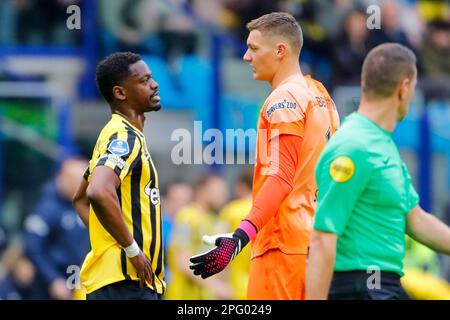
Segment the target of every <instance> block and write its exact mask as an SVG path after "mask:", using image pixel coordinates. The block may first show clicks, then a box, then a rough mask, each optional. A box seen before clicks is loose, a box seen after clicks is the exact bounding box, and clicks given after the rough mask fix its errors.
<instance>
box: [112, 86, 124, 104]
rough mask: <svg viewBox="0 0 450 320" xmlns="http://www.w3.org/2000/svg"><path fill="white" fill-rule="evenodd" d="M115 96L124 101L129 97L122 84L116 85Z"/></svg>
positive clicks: (114, 88)
mask: <svg viewBox="0 0 450 320" xmlns="http://www.w3.org/2000/svg"><path fill="white" fill-rule="evenodd" d="M112 91H113V95H114V98H116V99H117V100H120V101H124V100H125V99H126V98H127V95H126V92H125V88H124V87H122V86H114V87H113V89H112Z"/></svg>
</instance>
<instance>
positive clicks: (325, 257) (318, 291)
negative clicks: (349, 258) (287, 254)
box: [306, 230, 338, 300]
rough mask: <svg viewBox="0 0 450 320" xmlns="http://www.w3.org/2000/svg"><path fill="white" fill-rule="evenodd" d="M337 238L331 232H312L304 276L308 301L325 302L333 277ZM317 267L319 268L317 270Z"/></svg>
mask: <svg viewBox="0 0 450 320" xmlns="http://www.w3.org/2000/svg"><path fill="white" fill-rule="evenodd" d="M337 239H338V236H337V235H336V234H334V233H331V232H325V231H320V230H314V232H313V234H312V237H311V245H310V254H309V256H308V269H307V275H306V295H307V299H308V300H325V299H327V297H328V291H329V288H330V284H331V279H332V277H333V270H334V261H335V258H336V242H337ZM317 266H320V268H318V267H317Z"/></svg>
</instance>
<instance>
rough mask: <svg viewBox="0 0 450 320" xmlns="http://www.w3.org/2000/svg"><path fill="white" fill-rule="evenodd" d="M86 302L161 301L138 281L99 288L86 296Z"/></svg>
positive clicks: (121, 282) (157, 295)
mask: <svg viewBox="0 0 450 320" xmlns="http://www.w3.org/2000/svg"><path fill="white" fill-rule="evenodd" d="M86 299H87V300H161V295H160V294H158V293H156V292H155V291H153V290H151V289H150V288H148V287H145V288H141V287H140V286H139V282H138V281H133V280H123V281H119V282H115V283H111V284H109V285H107V286H104V287H101V288H100V289H97V290H95V291H94V292H91V293H89V294H88V295H86Z"/></svg>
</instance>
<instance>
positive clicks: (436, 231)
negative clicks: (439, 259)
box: [406, 205, 450, 255]
mask: <svg viewBox="0 0 450 320" xmlns="http://www.w3.org/2000/svg"><path fill="white" fill-rule="evenodd" d="M406 233H407V234H408V235H409V236H410V237H411V238H413V239H414V240H417V241H418V242H420V243H422V244H424V245H426V246H427V247H429V248H431V249H433V250H435V251H437V252H440V253H445V254H448V255H450V227H449V226H448V225H446V224H445V223H443V222H442V221H440V220H439V219H438V218H436V217H435V216H434V215H432V214H430V213H427V212H425V211H424V210H423V209H422V208H421V207H420V206H419V205H416V206H415V207H414V208H412V209H411V211H410V212H409V214H408V215H407V217H406Z"/></svg>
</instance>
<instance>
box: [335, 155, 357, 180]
mask: <svg viewBox="0 0 450 320" xmlns="http://www.w3.org/2000/svg"><path fill="white" fill-rule="evenodd" d="M354 173H355V164H354V163H353V160H352V159H350V158H349V157H339V158H336V159H334V160H333V162H332V163H331V166H330V176H331V178H333V180H334V181H336V182H346V181H348V180H350V178H351V177H353V174H354Z"/></svg>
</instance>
